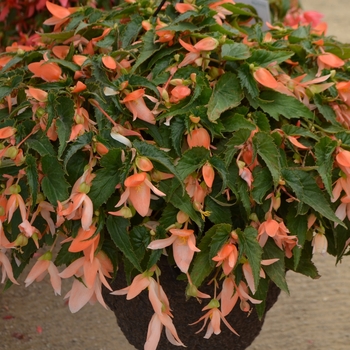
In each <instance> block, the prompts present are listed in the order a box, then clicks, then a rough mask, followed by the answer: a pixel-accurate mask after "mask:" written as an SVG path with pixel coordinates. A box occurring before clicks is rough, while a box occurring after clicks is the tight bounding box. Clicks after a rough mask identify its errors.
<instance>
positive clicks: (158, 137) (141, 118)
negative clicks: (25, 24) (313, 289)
mask: <svg viewBox="0 0 350 350" xmlns="http://www.w3.org/2000/svg"><path fill="white" fill-rule="evenodd" d="M286 3H288V6H286ZM46 7H47V9H48V11H49V12H50V13H51V17H50V18H48V19H46V20H45V21H44V22H43V28H38V30H37V31H36V32H37V33H36V34H35V36H34V37H32V38H27V40H28V42H25V40H24V41H23V42H21V43H16V42H15V43H13V44H11V45H8V46H6V47H4V50H3V51H4V52H3V53H2V54H0V69H1V71H0V139H1V144H0V154H1V166H0V172H1V174H0V175H1V184H2V185H1V186H2V187H1V194H0V265H1V268H2V282H5V281H6V285H5V287H6V288H7V287H9V286H10V285H11V284H17V283H18V282H17V278H18V276H19V275H20V274H21V273H22V271H23V270H24V268H25V266H26V265H27V264H28V263H29V262H30V261H31V260H35V261H36V262H35V264H34V265H33V267H32V268H31V270H30V272H29V274H28V276H27V277H26V279H25V284H26V285H27V286H28V285H30V284H31V283H32V282H34V281H35V280H37V281H38V280H41V279H42V278H44V276H45V275H46V274H49V275H50V278H51V283H52V286H53V289H54V292H55V294H60V292H61V279H65V278H70V277H72V276H74V277H75V278H74V280H73V284H72V288H71V290H70V291H69V293H68V294H67V295H66V297H67V298H68V299H69V301H68V305H69V308H70V310H71V311H72V312H77V311H78V310H80V309H81V307H83V306H84V305H85V304H86V303H87V302H91V303H93V302H95V301H99V302H100V303H101V304H102V305H103V306H105V307H106V302H107V303H108V305H110V306H111V307H112V308H114V306H115V305H116V308H115V310H114V311H115V313H116V315H117V319H118V322H119V324H120V326H121V328H122V329H123V330H124V332H125V333H126V334H127V335H128V333H129V335H130V337H129V341H130V342H131V343H132V344H134V345H135V346H137V348H142V347H144V348H145V349H156V348H157V346H158V344H161V345H159V348H161V349H166V348H169V349H171V348H172V347H173V346H185V345H187V346H188V347H189V348H191V349H196V348H201V349H202V348H203V349H205V348H213V346H215V345H216V346H219V345H220V346H221V347H224V346H225V344H226V346H229V345H230V344H234V345H235V348H236V349H238V348H241V349H244V348H246V347H247V346H248V345H249V344H250V343H251V341H252V339H251V338H249V333H251V334H253V338H254V337H255V336H256V335H257V334H258V333H259V330H260V328H261V324H262V321H259V320H258V318H260V319H261V320H263V318H264V315H265V308H266V307H267V308H269V307H270V306H271V305H272V304H273V302H274V301H275V300H276V298H277V295H278V293H279V289H282V290H284V291H287V292H288V286H287V283H286V280H285V274H286V271H287V270H292V271H295V272H298V273H302V274H304V275H306V276H310V277H311V278H317V277H318V272H317V269H316V267H315V266H314V264H313V262H312V256H313V254H315V253H325V252H328V253H329V254H332V255H334V256H335V257H336V261H337V262H338V261H340V260H341V259H342V257H343V256H344V255H346V254H347V246H348V244H349V239H350V233H349V225H350V222H349V219H350V214H349V213H350V210H349V202H350V199H349V198H350V197H349V196H350V187H349V186H350V185H349V178H348V176H349V174H350V151H349V149H350V137H349V131H348V130H349V125H350V119H349V116H350V110H349V108H350V102H349V101H350V82H349V63H348V58H349V57H350V50H349V46H348V45H345V44H342V43H339V42H338V41H336V40H335V39H334V38H331V37H327V36H326V25H325V24H324V23H320V22H319V20H320V18H319V16H318V14H317V13H314V12H309V13H303V12H302V11H301V10H300V8H299V7H298V4H297V3H296V2H295V1H293V2H291V3H289V2H285V1H284V2H279V1H271V11H272V18H273V20H274V23H273V24H270V23H268V27H269V30H268V31H265V32H264V31H262V29H261V23H260V21H259V18H258V16H257V14H256V11H255V9H254V7H252V6H250V5H247V4H240V3H236V4H235V3H234V2H233V1H231V0H223V1H219V2H214V1H209V0H197V1H191V2H186V1H185V2H184V3H179V2H174V3H169V2H166V3H164V4H159V3H157V2H154V1H148V0H144V1H138V0H129V1H127V2H121V3H120V4H118V5H117V6H116V7H113V8H111V9H109V10H108V11H106V10H101V9H99V8H94V7H91V6H86V7H84V6H81V7H68V8H66V7H63V6H61V5H57V4H54V3H51V2H49V1H47V2H46ZM252 20H253V21H252ZM254 23H255V24H254ZM48 26H51V27H50V28H51V30H48ZM52 27H53V30H52ZM39 29H40V30H39ZM112 280H114V282H112ZM102 285H103V288H104V291H103V293H102ZM112 286H113V288H112ZM119 295H126V298H125V297H124V296H119ZM175 295H177V296H179V299H182V300H180V302H178V300H177V298H175ZM143 297H145V298H143ZM186 298H187V299H188V298H190V300H189V301H188V302H186ZM130 299H132V300H130ZM148 299H149V301H148ZM133 302H134V304H132V303H133ZM173 302H174V303H173ZM200 302H201V303H200ZM121 303H123V304H121ZM173 304H175V305H176V307H174V306H173ZM120 305H123V306H120ZM128 305H131V307H128ZM172 309H173V313H172V312H171V310H172ZM239 309H241V310H239ZM193 310H197V311H198V310H199V311H201V310H202V311H203V312H202V315H200V316H198V317H197V316H195V311H193ZM129 311H130V312H129ZM197 311H196V312H197ZM132 313H134V314H135V315H134V316H135V318H134V319H132V318H131V314H132ZM180 314H181V315H180ZM118 315H120V316H118ZM238 315H243V318H244V319H245V320H247V321H245V322H246V323H242V325H241V326H239V325H238V323H239V324H240V322H241V321H238V318H239V317H240V316H238ZM247 316H248V317H247ZM180 317H182V319H181V322H179V323H177V319H178V318H180ZM196 317H197V318H196ZM253 319H256V322H257V323H255V321H254V322H253ZM129 321H130V322H131V326H130V325H127V322H129ZM200 322H203V324H202V328H201V327H200V326H199V325H198V324H199V323H200ZM242 322H243V321H242ZM135 323H142V324H141V325H139V324H138V325H137V328H140V330H141V333H140V335H138V336H135V334H134V332H135ZM188 324H193V325H192V326H188ZM133 325H134V326H133ZM130 327H132V329H133V333H132V332H131V331H130V329H131V328H130ZM222 327H224V328H225V329H226V327H227V330H226V331H225V332H226V333H225V332H224V331H223V333H225V334H227V336H228V337H229V339H230V341H229V343H227V341H226V340H225V341H220V340H219V339H220V337H221V336H222V335H219V336H217V335H218V334H219V333H220V332H221V330H222ZM163 328H165V332H164V333H165V336H166V337H165V336H164V335H163V336H162V337H163V338H162V340H160V337H161V333H162V329H163ZM180 328H181V332H180V331H179V329H180ZM238 328H239V331H237V329H238ZM204 329H205V332H204ZM202 331H203V333H201V332H202ZM196 333H201V334H196ZM213 333H214V334H215V335H213ZM203 334H204V338H205V339H203ZM225 334H224V335H225ZM239 334H240V335H241V337H239ZM225 336H226V335H225ZM166 338H167V340H165V339H166ZM208 338H210V339H209V340H208ZM159 341H161V343H159ZM167 341H169V342H170V343H169V344H170V345H169V347H168V345H167V343H166V342H167ZM143 344H144V345H143ZM203 344H204V345H203ZM205 344H209V345H207V347H206V345H205ZM213 344H214V345H213ZM227 344H228V345H227Z"/></svg>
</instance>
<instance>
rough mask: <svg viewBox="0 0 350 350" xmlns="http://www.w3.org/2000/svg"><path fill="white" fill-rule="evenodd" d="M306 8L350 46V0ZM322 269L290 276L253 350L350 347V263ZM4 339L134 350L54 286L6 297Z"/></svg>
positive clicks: (99, 314) (33, 346)
mask: <svg viewBox="0 0 350 350" xmlns="http://www.w3.org/2000/svg"><path fill="white" fill-rule="evenodd" d="M302 3H303V5H304V8H305V9H306V10H317V11H319V12H321V13H323V14H324V15H325V17H324V19H325V21H326V22H327V23H328V25H329V27H328V28H329V30H328V33H329V34H331V35H335V36H336V37H337V38H338V39H339V40H340V41H343V42H346V41H348V42H350V31H349V32H348V28H349V27H348V18H349V15H350V8H349V6H348V4H349V2H348V0H332V1H326V0H304V1H303V2H302ZM315 262H316V265H317V266H318V268H319V272H320V274H321V275H322V277H321V278H320V279H319V280H317V281H313V280H311V279H309V278H307V277H304V276H301V275H297V274H295V273H290V274H288V276H287V280H288V283H289V288H290V295H287V294H285V293H282V294H281V296H280V298H279V300H278V302H277V304H276V305H275V306H274V307H273V308H272V310H271V311H270V312H269V313H268V315H267V317H266V321H265V324H264V327H263V330H262V332H261V334H260V336H259V337H258V338H257V339H256V340H255V342H254V343H253V344H252V345H251V346H250V347H249V350H280V349H283V348H284V349H286V350H343V349H344V350H345V349H349V348H350V345H349V343H350V334H349V330H348V321H349V316H348V313H347V312H348V309H349V307H350V301H349V300H350V299H349V295H350V269H349V262H348V260H345V262H344V263H343V264H340V266H338V267H337V268H335V267H334V262H335V260H334V259H333V258H332V257H330V256H325V257H317V258H316V259H315ZM69 289H70V285H68V284H65V285H64V290H63V292H62V295H65V293H66V292H67V290H69ZM233 326H234V325H233ZM0 339H1V345H0V348H1V349H11V350H37V349H54V350H61V349H65V348H66V349H71V350H80V349H82V350H115V349H116V350H132V349H134V347H132V346H130V345H129V344H128V342H127V340H126V339H125V338H124V336H123V335H122V334H121V332H120V330H119V328H118V327H117V325H116V321H115V317H114V314H113V313H112V312H110V311H106V310H105V309H103V308H102V307H101V306H100V305H95V306H90V305H87V306H86V307H84V308H83V309H82V310H81V311H79V312H78V313H77V314H74V315H73V314H71V313H70V312H69V310H68V307H67V305H66V303H65V301H64V300H63V299H62V297H55V296H54V293H53V291H52V288H51V286H50V284H49V281H48V280H47V279H45V280H44V281H43V282H41V283H37V284H35V285H31V286H29V287H28V288H24V285H23V280H22V283H21V286H20V287H17V286H14V287H12V288H11V289H10V290H8V291H6V292H0ZM160 350H161V349H160ZM190 350H197V349H190ZM198 350H199V349H198ZM223 350H225V349H223ZM227 350H229V349H227ZM233 350H234V347H233Z"/></svg>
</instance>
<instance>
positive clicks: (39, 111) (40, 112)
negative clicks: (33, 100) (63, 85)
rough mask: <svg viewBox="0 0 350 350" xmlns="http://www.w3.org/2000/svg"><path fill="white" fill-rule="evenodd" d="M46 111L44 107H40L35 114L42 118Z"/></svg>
mask: <svg viewBox="0 0 350 350" xmlns="http://www.w3.org/2000/svg"><path fill="white" fill-rule="evenodd" d="M45 113H46V111H45V109H44V108H42V107H39V108H38V109H37V110H36V111H35V115H36V116H37V117H38V118H41V117H42V116H43V115H45Z"/></svg>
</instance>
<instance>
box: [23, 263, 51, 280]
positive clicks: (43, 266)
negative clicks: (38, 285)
mask: <svg viewBox="0 0 350 350" xmlns="http://www.w3.org/2000/svg"><path fill="white" fill-rule="evenodd" d="M49 265H50V261H49V260H38V261H37V262H36V263H35V264H34V266H33V267H32V269H31V270H30V272H29V274H28V276H27V278H26V279H25V281H24V283H25V286H26V287H28V286H29V285H30V284H32V283H33V282H34V281H35V280H36V279H37V278H38V277H39V276H40V275H41V274H42V273H43V272H46V270H47V269H48V267H49Z"/></svg>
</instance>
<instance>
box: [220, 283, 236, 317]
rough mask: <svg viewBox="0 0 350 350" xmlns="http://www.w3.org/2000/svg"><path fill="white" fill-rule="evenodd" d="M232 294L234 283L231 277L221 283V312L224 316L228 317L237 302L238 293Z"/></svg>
mask: <svg viewBox="0 0 350 350" xmlns="http://www.w3.org/2000/svg"><path fill="white" fill-rule="evenodd" d="M233 293H234V282H233V279H232V277H228V278H225V280H224V282H223V283H222V291H221V293H220V295H221V312H222V314H223V315H224V316H226V315H228V314H229V313H230V312H231V311H232V309H233V308H234V307H235V305H236V303H237V300H238V293H235V294H233Z"/></svg>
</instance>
